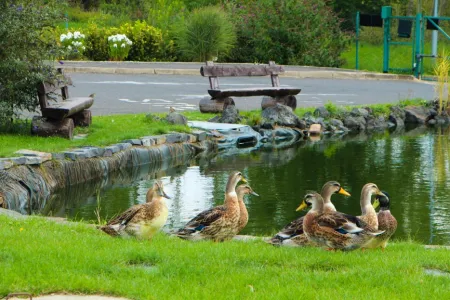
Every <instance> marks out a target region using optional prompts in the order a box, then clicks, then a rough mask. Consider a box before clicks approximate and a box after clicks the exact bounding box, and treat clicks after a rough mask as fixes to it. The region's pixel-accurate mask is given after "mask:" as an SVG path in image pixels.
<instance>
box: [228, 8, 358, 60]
mask: <svg viewBox="0 0 450 300" xmlns="http://www.w3.org/2000/svg"><path fill="white" fill-rule="evenodd" d="M227 9H228V11H229V13H230V14H231V15H233V20H234V21H235V25H236V27H237V33H238V43H237V46H236V47H235V48H234V49H233V51H232V52H231V54H230V55H229V57H228V58H227V60H228V61H233V62H266V63H267V62H268V61H269V60H276V62H277V63H279V64H293V65H314V66H329V67H339V66H341V65H342V63H343V61H342V60H341V59H340V54H341V52H343V51H344V50H345V49H346V47H347V45H348V43H349V41H350V37H349V35H348V34H346V33H344V32H342V31H341V30H340V28H339V25H340V21H339V19H338V18H337V17H336V15H335V14H334V13H333V11H332V10H331V8H330V7H328V6H327V2H326V1H324V0H319V1H312V0H301V1H297V0H284V1H281V2H280V1H277V0H262V1H245V0H242V1H236V2H233V4H229V5H228V6H227Z"/></svg>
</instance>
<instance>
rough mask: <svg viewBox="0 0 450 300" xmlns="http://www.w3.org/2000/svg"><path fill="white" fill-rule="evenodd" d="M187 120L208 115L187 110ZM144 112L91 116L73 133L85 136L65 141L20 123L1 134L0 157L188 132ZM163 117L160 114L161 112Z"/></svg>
mask: <svg viewBox="0 0 450 300" xmlns="http://www.w3.org/2000/svg"><path fill="white" fill-rule="evenodd" d="M186 115H187V116H188V118H189V119H190V120H205V119H208V118H211V117H212V115H211V114H200V113H187V114H186ZM145 116H146V114H127V115H111V116H94V117H93V118H92V125H91V126H90V127H89V128H76V130H75V134H78V133H87V134H88V136H87V138H86V139H82V140H75V139H74V140H67V139H64V138H60V137H47V138H45V137H37V136H32V135H31V134H30V124H29V123H28V124H20V126H22V128H21V129H19V130H18V132H15V133H9V134H5V133H0V145H2V147H0V157H12V156H14V152H15V151H17V150H19V149H29V150H37V151H44V152H57V151H63V150H67V149H70V148H76V147H81V146H107V145H111V144H114V143H119V142H121V141H123V140H125V139H130V138H139V137H142V136H149V135H157V134H165V133H168V132H171V131H176V132H190V129H189V127H187V126H181V125H170V124H167V123H166V122H161V121H156V120H149V119H147V118H146V117H145ZM161 116H162V115H161Z"/></svg>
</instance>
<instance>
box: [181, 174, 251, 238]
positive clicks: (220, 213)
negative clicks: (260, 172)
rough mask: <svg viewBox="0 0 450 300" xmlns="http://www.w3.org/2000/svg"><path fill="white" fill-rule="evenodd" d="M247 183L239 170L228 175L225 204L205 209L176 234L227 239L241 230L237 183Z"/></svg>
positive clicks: (188, 236)
mask: <svg viewBox="0 0 450 300" xmlns="http://www.w3.org/2000/svg"><path fill="white" fill-rule="evenodd" d="M240 181H242V182H244V183H246V182H247V181H246V180H245V178H244V176H242V173H241V172H239V171H234V172H232V173H231V174H230V176H229V177H228V183H227V187H226V190H225V201H224V204H223V205H220V206H216V207H214V208H212V209H208V210H205V211H203V212H201V213H200V214H198V215H197V216H196V217H194V218H193V219H192V220H190V221H189V222H188V223H187V224H186V225H185V226H184V227H183V228H181V229H180V230H178V232H177V233H176V235H177V236H178V237H180V238H183V239H187V240H213V241H225V240H229V239H231V238H233V237H234V236H235V235H236V234H237V233H238V232H239V220H240V207H239V199H238V195H237V193H236V185H237V184H238V183H239V182H240Z"/></svg>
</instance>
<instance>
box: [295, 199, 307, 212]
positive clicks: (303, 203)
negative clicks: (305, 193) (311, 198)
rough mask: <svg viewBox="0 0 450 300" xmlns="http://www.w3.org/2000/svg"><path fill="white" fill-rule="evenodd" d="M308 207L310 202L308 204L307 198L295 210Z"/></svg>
mask: <svg viewBox="0 0 450 300" xmlns="http://www.w3.org/2000/svg"><path fill="white" fill-rule="evenodd" d="M307 207H308V204H306V202H305V200H303V201H302V203H301V204H300V206H299V207H297V209H296V210H295V211H301V210H304V209H305V208H307Z"/></svg>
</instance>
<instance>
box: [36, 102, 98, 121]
mask: <svg viewBox="0 0 450 300" xmlns="http://www.w3.org/2000/svg"><path fill="white" fill-rule="evenodd" d="M93 103H94V98H91V97H74V98H70V99H66V100H65V101H58V102H55V103H49V104H50V105H47V107H46V108H43V109H42V116H44V117H47V118H52V119H56V120H62V119H64V118H66V117H68V116H71V115H73V114H75V113H77V112H79V111H82V110H83V109H87V108H89V107H91V106H92V104H93Z"/></svg>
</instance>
